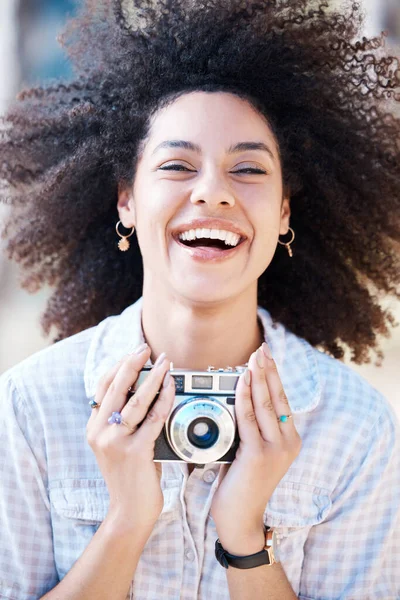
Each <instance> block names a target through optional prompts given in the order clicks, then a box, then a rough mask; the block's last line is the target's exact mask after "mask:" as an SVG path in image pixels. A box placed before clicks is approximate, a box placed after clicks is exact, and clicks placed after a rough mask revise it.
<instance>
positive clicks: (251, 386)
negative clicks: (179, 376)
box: [210, 343, 301, 556]
mask: <svg viewBox="0 0 400 600" xmlns="http://www.w3.org/2000/svg"><path fill="white" fill-rule="evenodd" d="M269 356H271V353H270V351H269V348H268V346H267V344H266V343H264V344H263V345H262V346H261V348H259V349H258V350H257V352H254V353H253V354H252V355H251V357H250V360H249V364H248V370H247V371H248V372H247V375H246V373H243V374H242V375H241V376H240V379H239V381H238V385H237V388H236V401H235V415H236V420H237V426H238V432H239V437H240V443H239V447H238V450H237V452H236V457H235V459H234V461H233V462H232V464H230V465H225V464H224V465H222V466H221V473H220V481H219V485H218V489H217V490H216V492H215V494H214V497H213V501H212V505H211V510H210V512H211V516H212V518H213V519H214V522H215V525H216V529H217V533H218V537H219V539H220V542H221V544H222V546H223V548H224V549H225V550H226V551H227V552H229V553H231V554H238V555H243V556H245V555H247V554H254V553H255V552H259V551H260V550H262V548H263V547H264V541H265V536H264V522H263V516H264V512H265V509H266V505H267V503H268V501H269V499H270V498H271V496H272V494H273V492H274V490H275V488H276V486H277V485H278V483H279V482H280V480H281V479H282V477H283V476H284V474H285V473H286V471H287V470H288V469H289V467H290V465H291V464H292V462H293V461H294V459H295V458H296V457H297V456H298V454H299V452H300V448H301V439H300V436H299V434H298V432H297V430H296V428H295V426H294V423H293V419H292V418H289V419H287V420H286V421H285V422H280V421H279V420H278V418H279V417H280V416H282V415H290V408H289V404H288V400H287V398H286V395H285V392H284V390H283V387H282V383H281V380H280V377H279V374H278V371H277V368H276V365H275V361H274V360H273V359H272V358H269ZM246 380H247V382H246Z"/></svg>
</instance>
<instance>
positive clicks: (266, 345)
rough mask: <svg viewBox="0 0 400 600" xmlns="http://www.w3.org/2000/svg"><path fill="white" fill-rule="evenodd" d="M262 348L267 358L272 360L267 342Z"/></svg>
mask: <svg viewBox="0 0 400 600" xmlns="http://www.w3.org/2000/svg"><path fill="white" fill-rule="evenodd" d="M261 348H262V350H263V352H264V354H265V356H266V357H267V358H272V354H271V350H270V349H269V346H268V344H266V343H265V342H263V343H262V345H261Z"/></svg>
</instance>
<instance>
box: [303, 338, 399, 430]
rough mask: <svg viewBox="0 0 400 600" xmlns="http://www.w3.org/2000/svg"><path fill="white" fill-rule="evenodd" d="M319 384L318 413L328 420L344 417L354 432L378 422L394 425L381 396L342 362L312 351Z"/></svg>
mask: <svg viewBox="0 0 400 600" xmlns="http://www.w3.org/2000/svg"><path fill="white" fill-rule="evenodd" d="M313 352H314V356H315V360H316V364H317V367H318V371H319V375H320V382H321V386H322V389H321V401H320V406H319V408H320V411H324V412H326V413H327V415H328V417H329V418H331V417H336V419H337V418H338V417H339V416H340V415H346V419H347V420H348V421H349V422H350V425H351V426H353V427H355V429H358V430H360V429H362V430H363V431H364V430H365V432H367V431H372V429H373V428H374V426H375V425H377V424H378V422H379V421H382V419H383V420H387V421H390V422H392V423H393V424H395V423H396V421H397V419H396V417H395V415H394V411H393V409H392V407H391V405H390V403H389V401H388V400H387V398H385V396H384V395H383V394H382V393H381V392H379V391H378V390H377V389H375V388H374V387H373V386H372V385H371V384H370V383H369V382H368V381H367V380H366V379H364V377H362V376H361V375H360V374H359V373H357V372H356V371H354V370H353V369H352V368H351V367H349V366H348V365H346V364H344V363H343V362H341V361H339V360H337V359H334V358H332V357H331V356H328V355H327V354H324V353H323V352H320V351H319V350H317V349H315V348H314V349H313Z"/></svg>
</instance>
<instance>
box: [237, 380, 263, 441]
mask: <svg viewBox="0 0 400 600" xmlns="http://www.w3.org/2000/svg"><path fill="white" fill-rule="evenodd" d="M251 379H252V372H251V371H250V369H246V371H245V372H244V373H242V375H241V376H240V377H239V381H238V383H237V386H236V393H235V415H236V421H237V427H238V433H239V438H240V440H241V442H243V443H244V444H246V446H248V447H252V448H254V449H255V448H256V447H258V444H259V442H260V430H259V428H258V424H257V417H256V414H255V411H254V406H253V401H252V398H251Z"/></svg>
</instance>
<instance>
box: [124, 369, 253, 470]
mask: <svg viewBox="0 0 400 600" xmlns="http://www.w3.org/2000/svg"><path fill="white" fill-rule="evenodd" d="M245 368H246V367H245V366H240V367H235V368H233V367H227V368H226V369H214V367H208V369H207V371H190V370H186V369H174V368H173V365H172V364H171V370H170V373H171V376H172V377H173V378H174V380H175V400H174V404H173V407H172V410H171V412H170V414H169V415H168V417H167V419H166V422H165V425H164V427H163V429H162V431H161V434H160V435H159V437H158V438H157V440H156V444H155V448H154V460H155V462H167V461H173V462H189V463H195V464H196V465H205V464H207V463H211V462H219V463H232V462H233V460H234V458H235V454H236V450H237V448H238V445H239V435H238V431H237V426H236V418H235V389H236V385H237V382H238V379H239V377H240V375H241V373H242V372H243V371H244V370H245ZM150 371H151V367H144V368H143V369H142V370H141V371H140V373H139V377H138V379H137V381H136V383H135V385H134V386H133V390H132V391H133V392H134V391H135V390H136V389H137V388H138V387H139V386H140V384H141V383H142V382H143V380H144V379H145V378H146V377H147V375H148V374H149V372H150ZM157 397H158V394H157V396H156V398H155V400H154V402H155V401H156V400H157ZM154 402H152V404H151V406H150V408H149V410H150V409H151V407H152V406H153V404H154Z"/></svg>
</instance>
